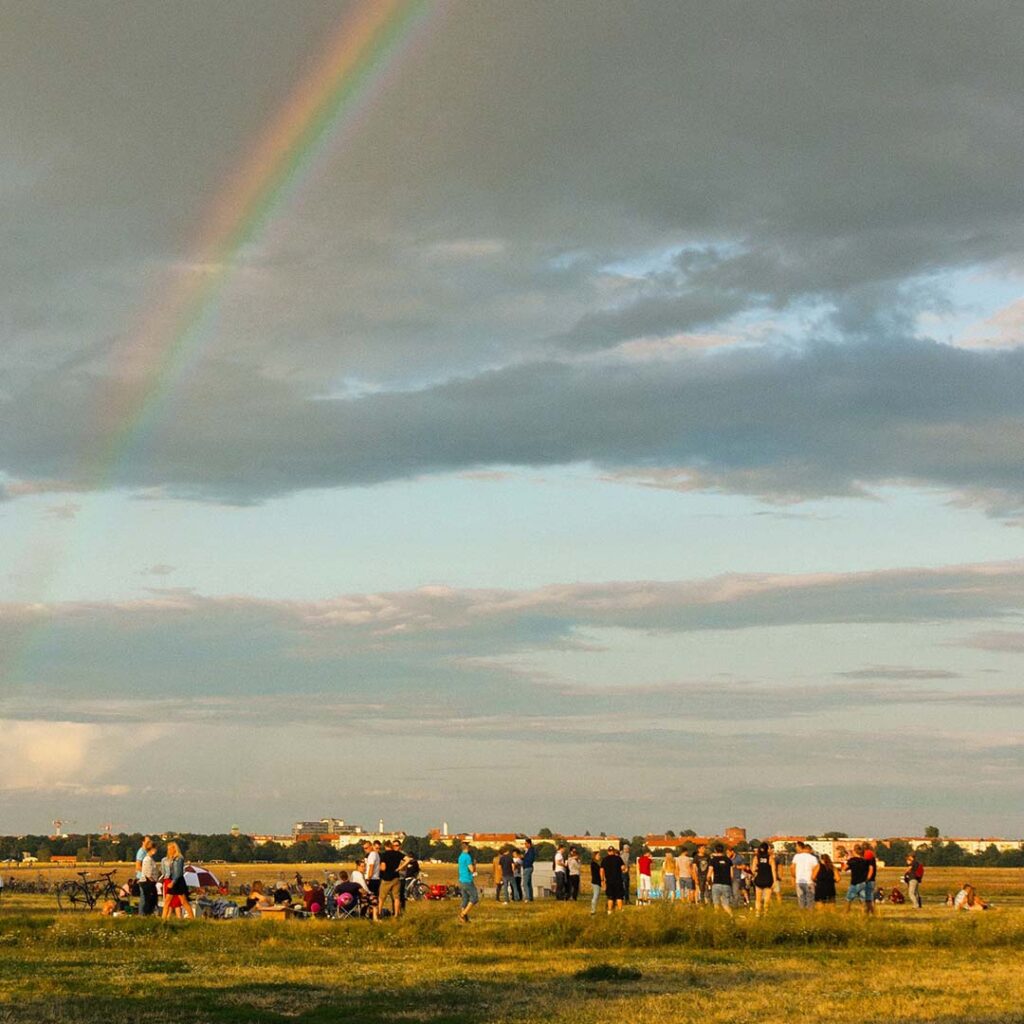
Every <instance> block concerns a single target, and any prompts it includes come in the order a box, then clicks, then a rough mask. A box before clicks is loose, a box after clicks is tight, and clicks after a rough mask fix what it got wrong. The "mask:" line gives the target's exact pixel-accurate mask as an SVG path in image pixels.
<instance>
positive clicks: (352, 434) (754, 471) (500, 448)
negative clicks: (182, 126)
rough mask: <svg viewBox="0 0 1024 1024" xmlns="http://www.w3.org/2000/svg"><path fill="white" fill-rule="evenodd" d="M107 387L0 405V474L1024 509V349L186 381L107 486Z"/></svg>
mask: <svg viewBox="0 0 1024 1024" xmlns="http://www.w3.org/2000/svg"><path fill="white" fill-rule="evenodd" d="M97 389H99V390H100V392H101V394H102V395H103V398H104V401H105V402H107V403H111V404H113V405H114V406H120V405H123V404H128V405H130V403H131V402H132V401H134V400H135V399H136V398H137V396H138V393H139V392H138V389H137V388H136V387H135V385H134V384H132V383H123V382H117V381H111V380H108V381H107V382H106V385H105V387H104V388H102V389H101V388H100V385H99V382H98V381H96V380H95V379H93V378H91V377H83V376H82V375H71V376H67V375H59V376H53V377H48V378H46V379H45V380H43V381H40V382H38V383H37V384H36V385H35V386H34V387H32V388H29V389H26V390H25V391H24V392H23V393H22V394H20V395H19V396H18V397H16V398H12V399H10V400H8V401H6V402H0V465H3V466H4V467H5V469H6V470H7V472H8V473H10V474H12V475H13V476H15V477H19V478H25V479H27V480H29V481H31V480H35V479H39V480H44V481H48V480H52V479H58V480H67V481H70V484H69V486H73V487H83V486H90V485H92V486H110V485H112V484H116V485H120V486H129V487H136V488H138V487H157V488H166V490H167V492H168V493H171V494H179V495H182V494H184V495H195V496H205V497H212V498H218V499H224V500H228V501H252V500H260V499H263V498H267V497H271V496H274V495H280V494H287V493H289V492H291V491H295V490H298V489H303V488H316V487H332V486H339V485H353V484H355V485H359V484H371V483H377V482H381V481H385V480H393V479H398V478H410V477H415V476H417V475H421V474H427V473H436V472H448V471H453V470H466V469H475V468H481V467H487V466H497V465H509V464H511V465H520V466H544V465H558V464H566V463H576V462H587V461H590V462H593V463H596V464H597V465H599V466H600V467H602V468H603V469H605V470H607V471H609V472H612V473H619V474H621V475H622V476H623V478H624V479H627V480H636V481H638V482H642V483H648V484H650V485H651V486H661V487H673V488H679V489H693V488H696V487H705V488H718V489H721V490H728V491H738V492H743V493H750V494H756V495H760V496H764V497H768V498H772V499H778V500H788V499H798V498H802V497H808V496H821V495H849V494H858V493H862V491H863V490H864V489H865V488H870V487H871V486H873V485H877V484H883V483H890V482H898V483H915V484H923V485H927V486H937V487H941V488H944V489H947V490H949V491H957V492H965V493H966V494H967V495H968V499H967V500H971V501H977V502H978V503H980V504H983V505H984V506H985V507H988V508H990V509H992V510H993V511H995V512H997V513H998V514H1004V515H1007V514H1012V515H1015V514H1017V513H1018V512H1019V511H1020V508H1021V502H1022V494H1024V491H1022V488H1021V483H1020V472H1019V453H1020V450H1021V446H1022V444H1024V350H1012V351H998V352H987V351H986V352H982V351H968V350H961V349H956V348H951V347H948V346H943V345H938V344H934V343H926V342H907V343H905V344H903V345H900V346H895V347H894V346H890V345H885V344H857V345H836V344H829V345H817V346H811V347H809V348H807V349H806V350H802V351H788V352H779V351H775V350H772V349H768V348H759V349H754V350H747V349H743V350H731V351H730V350H726V351H718V352H713V353H710V354H699V355H689V356H687V357H685V358H679V359H675V360H671V361H668V362H657V363H653V364H650V363H639V364H633V363H629V362H614V363H610V364H609V363H604V362H602V363H599V364H592V363H588V362H585V363H573V364H567V363H543V364H540V363H537V364H526V365H522V366H517V367H510V368H507V369H503V370H495V371H491V372H488V373H483V374H480V375H477V376H473V377H470V378H466V379H458V380H452V381H449V382H447V383H444V384H440V385H437V386H435V387H429V388H426V389H422V390H417V391H408V392H390V393H382V394H371V395H367V396H364V397H361V398H350V399H314V398H312V397H310V396H309V395H308V394H306V393H304V392H303V391H301V390H298V389H296V387H295V386H294V385H293V384H291V383H288V382H285V381H282V380H275V379H270V378H267V377H266V376H263V375H260V374H258V373H256V372H254V370H253V368H252V367H250V366H248V365H246V364H230V363H221V364H216V365H209V366H207V367H205V369H204V372H203V373H202V374H200V375H198V376H197V377H196V378H195V379H194V380H192V381H191V382H190V383H189V384H188V385H185V386H183V387H182V390H181V392H180V393H179V395H178V401H177V402H176V404H175V406H174V407H173V408H170V409H168V411H167V412H166V413H165V414H164V416H163V418H162V420H161V422H160V424H159V427H158V428H157V429H155V430H151V431H150V432H149V433H148V434H146V435H144V436H143V435H139V436H137V437H136V438H135V444H134V445H133V446H131V447H130V448H129V449H128V451H127V454H125V455H123V457H122V458H121V460H120V461H119V463H118V464H117V465H116V467H115V469H114V470H113V472H111V471H110V469H109V465H108V463H107V461H106V460H107V456H108V453H109V452H110V451H111V446H112V443H113V442H115V441H119V440H120V439H119V438H117V437H113V436H112V435H111V434H110V433H109V432H108V428H107V421H105V419H104V416H103V414H102V411H101V410H100V409H98V408H97V406H96V404H95V403H96V391H97ZM54 408H60V409H61V410H62V415H61V416H60V417H55V416H53V415H52V414H51V411H52V410H53V409H54ZM97 467H98V468H97ZM92 473H98V474H99V476H98V477H97V478H93V479H90V474H92ZM27 487H28V489H31V484H29V485H27Z"/></svg>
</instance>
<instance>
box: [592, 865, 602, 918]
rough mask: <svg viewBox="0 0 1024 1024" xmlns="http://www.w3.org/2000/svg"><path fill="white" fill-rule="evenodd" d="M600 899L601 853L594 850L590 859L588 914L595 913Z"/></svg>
mask: <svg viewBox="0 0 1024 1024" xmlns="http://www.w3.org/2000/svg"><path fill="white" fill-rule="evenodd" d="M600 899H601V851H600V850H595V851H594V855H593V856H592V857H591V858H590V913H591V914H592V915H593V914H596V913H597V904H598V902H599V901H600Z"/></svg>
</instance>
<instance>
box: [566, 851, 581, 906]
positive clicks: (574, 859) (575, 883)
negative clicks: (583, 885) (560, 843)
mask: <svg viewBox="0 0 1024 1024" xmlns="http://www.w3.org/2000/svg"><path fill="white" fill-rule="evenodd" d="M565 868H566V871H568V872H569V896H568V898H569V899H570V900H573V901H575V900H578V899H579V898H580V871H581V870H582V868H583V862H582V861H581V860H580V854H579V850H577V849H576V847H575V846H574V847H573V848H572V849H571V850H570V851H569V856H568V857H567V858H566V861H565Z"/></svg>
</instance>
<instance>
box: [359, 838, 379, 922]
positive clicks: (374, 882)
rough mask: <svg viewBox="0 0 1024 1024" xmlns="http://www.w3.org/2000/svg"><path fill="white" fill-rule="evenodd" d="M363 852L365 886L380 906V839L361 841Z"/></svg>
mask: <svg viewBox="0 0 1024 1024" xmlns="http://www.w3.org/2000/svg"><path fill="white" fill-rule="evenodd" d="M363 852H364V853H365V854H366V870H365V873H366V888H367V889H369V890H370V892H371V893H372V894H373V898H374V899H375V900H376V901H377V906H380V840H379V839H378V840H377V842H375V843H371V842H365V843H363Z"/></svg>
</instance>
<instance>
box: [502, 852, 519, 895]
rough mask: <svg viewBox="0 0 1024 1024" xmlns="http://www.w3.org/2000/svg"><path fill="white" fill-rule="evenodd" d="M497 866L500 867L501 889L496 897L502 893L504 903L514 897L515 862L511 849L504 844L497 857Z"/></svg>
mask: <svg viewBox="0 0 1024 1024" xmlns="http://www.w3.org/2000/svg"><path fill="white" fill-rule="evenodd" d="M498 866H499V867H500V868H501V889H500V891H499V893H498V898H499V899H501V897H502V896H503V895H504V897H505V903H506V905H507V904H509V903H511V902H512V901H513V900H514V899H515V898H516V892H515V890H516V883H515V864H514V862H513V859H512V851H511V850H510V849H509V848H508V847H507V846H506V847H505V849H504V850H503V851H502V853H501V856H500V857H499V858H498Z"/></svg>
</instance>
